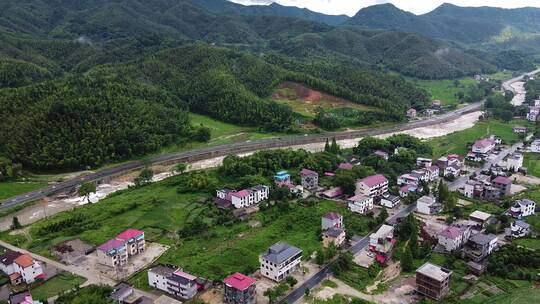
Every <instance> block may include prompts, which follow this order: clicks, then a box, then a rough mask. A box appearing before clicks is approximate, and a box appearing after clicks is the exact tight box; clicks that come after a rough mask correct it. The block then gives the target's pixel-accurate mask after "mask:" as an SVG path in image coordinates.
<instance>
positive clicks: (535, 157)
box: [523, 153, 540, 177]
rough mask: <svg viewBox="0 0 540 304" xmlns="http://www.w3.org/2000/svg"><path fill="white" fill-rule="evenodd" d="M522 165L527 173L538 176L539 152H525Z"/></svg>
mask: <svg viewBox="0 0 540 304" xmlns="http://www.w3.org/2000/svg"><path fill="white" fill-rule="evenodd" d="M523 166H524V167H526V168H527V170H528V174H529V175H532V176H536V177H540V154H539V153H525V157H524V159H523Z"/></svg>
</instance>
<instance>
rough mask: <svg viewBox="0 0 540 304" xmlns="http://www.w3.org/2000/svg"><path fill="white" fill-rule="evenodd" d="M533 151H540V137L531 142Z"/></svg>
mask: <svg viewBox="0 0 540 304" xmlns="http://www.w3.org/2000/svg"><path fill="white" fill-rule="evenodd" d="M530 150H531V152H534V153H540V139H537V140H535V141H533V142H532V143H531V148H530Z"/></svg>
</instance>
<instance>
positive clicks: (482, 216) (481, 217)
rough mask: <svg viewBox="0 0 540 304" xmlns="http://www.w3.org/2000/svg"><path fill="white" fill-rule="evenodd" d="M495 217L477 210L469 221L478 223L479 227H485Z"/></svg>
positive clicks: (470, 216)
mask: <svg viewBox="0 0 540 304" xmlns="http://www.w3.org/2000/svg"><path fill="white" fill-rule="evenodd" d="M492 217H493V215H491V214H489V213H486V212H483V211H480V210H476V211H474V212H473V213H471V214H470V215H469V220H471V221H473V222H476V223H478V225H479V226H482V227H483V226H485V225H486V224H487V223H488V221H489V220H490V219H491V218H492Z"/></svg>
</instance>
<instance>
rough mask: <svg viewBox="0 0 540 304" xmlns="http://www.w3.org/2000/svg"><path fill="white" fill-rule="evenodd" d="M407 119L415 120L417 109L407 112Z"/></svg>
mask: <svg viewBox="0 0 540 304" xmlns="http://www.w3.org/2000/svg"><path fill="white" fill-rule="evenodd" d="M407 117H409V118H415V117H416V109H413V108H410V109H408V110H407Z"/></svg>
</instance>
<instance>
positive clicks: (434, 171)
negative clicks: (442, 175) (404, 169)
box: [424, 166, 440, 182]
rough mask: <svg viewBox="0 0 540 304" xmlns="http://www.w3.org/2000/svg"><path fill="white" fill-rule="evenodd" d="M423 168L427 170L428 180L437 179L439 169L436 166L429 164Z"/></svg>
mask: <svg viewBox="0 0 540 304" xmlns="http://www.w3.org/2000/svg"><path fill="white" fill-rule="evenodd" d="M424 170H427V171H429V182H434V181H437V180H438V179H439V172H440V169H439V167H437V166H429V167H427V168H425V169H424Z"/></svg>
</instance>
